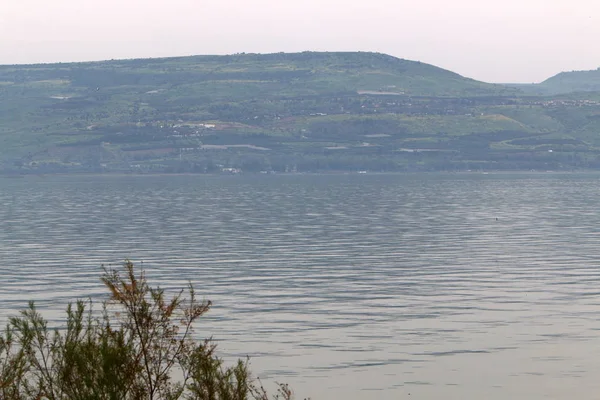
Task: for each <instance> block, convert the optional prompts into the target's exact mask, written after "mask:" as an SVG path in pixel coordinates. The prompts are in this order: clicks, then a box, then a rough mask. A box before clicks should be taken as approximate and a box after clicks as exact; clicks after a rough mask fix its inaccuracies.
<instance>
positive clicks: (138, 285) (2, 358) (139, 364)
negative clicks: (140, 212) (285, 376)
mask: <svg viewBox="0 0 600 400" xmlns="http://www.w3.org/2000/svg"><path fill="white" fill-rule="evenodd" d="M102 282H103V283H104V285H105V286H106V287H107V289H108V291H109V293H110V299H109V300H106V301H104V302H103V303H102V307H101V309H93V308H92V305H93V304H92V301H91V300H90V301H89V302H84V301H82V300H80V301H77V303H76V304H74V305H73V304H71V305H69V307H68V309H67V315H66V321H65V326H63V327H60V329H56V330H51V329H49V327H48V323H47V321H46V320H45V319H44V318H43V317H42V315H41V314H40V313H39V312H38V310H37V309H36V307H35V305H34V304H33V303H30V305H29V308H27V309H26V310H24V311H21V313H20V315H19V316H17V317H13V318H11V319H10V322H9V324H8V326H7V328H6V330H5V331H4V333H3V334H2V335H0V399H3V400H34V399H47V400H92V399H94V400H98V399H100V400H102V399H106V400H129V399H131V400H140V399H146V400H176V399H190V400H192V399H195V400H247V399H255V400H268V399H269V398H272V399H281V400H285V399H287V400H290V399H292V392H291V390H290V388H289V387H288V386H287V385H285V384H280V385H279V388H278V392H277V394H275V395H274V396H273V397H269V396H268V394H267V392H266V390H265V389H264V388H263V387H262V386H261V385H260V382H259V381H255V380H253V379H252V377H251V375H250V370H249V368H248V361H247V360H239V361H238V362H237V363H236V364H235V365H233V366H230V367H227V366H225V364H224V363H223V360H222V359H220V358H219V357H218V356H217V355H216V353H215V345H214V344H213V343H212V342H211V341H210V340H197V338H196V337H195V334H194V327H195V325H196V323H197V322H198V320H199V319H200V318H201V317H202V315H204V314H205V313H206V312H208V311H209V310H210V306H211V303H210V301H200V300H198V299H197V297H196V294H195V292H194V289H193V287H191V285H190V287H189V291H188V297H187V298H184V297H183V291H181V292H179V293H178V294H177V295H175V296H174V297H172V298H170V299H169V298H167V296H166V294H165V292H164V290H162V289H160V288H152V287H150V286H149V284H148V282H147V280H146V276H145V274H144V271H141V270H140V271H138V270H136V269H135V268H134V266H133V264H132V263H131V262H126V263H125V265H124V268H123V270H122V271H119V270H105V273H104V275H103V276H102Z"/></svg>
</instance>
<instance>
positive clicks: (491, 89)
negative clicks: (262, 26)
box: [0, 52, 600, 173]
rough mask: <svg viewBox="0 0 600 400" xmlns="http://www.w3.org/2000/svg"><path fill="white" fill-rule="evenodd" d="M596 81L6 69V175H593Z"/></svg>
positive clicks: (352, 66) (194, 68)
mask: <svg viewBox="0 0 600 400" xmlns="http://www.w3.org/2000/svg"><path fill="white" fill-rule="evenodd" d="M598 75H600V71H591V72H589V73H566V74H559V75H558V76H557V77H554V78H551V79H549V80H547V81H545V82H543V83H541V84H539V85H535V87H533V88H532V87H522V88H521V87H514V86H509V85H506V86H503V85H497V84H488V83H484V82H478V81H475V80H472V79H468V78H465V77H462V76H460V75H458V74H456V73H454V72H450V71H447V70H444V69H441V68H438V67H435V66H432V65H428V64H424V63H420V62H415V61H408V60H402V59H398V58H395V57H391V56H388V55H385V54H379V53H359V52H355V53H352V52H345V53H315V52H304V53H292V54H285V53H277V54H262V55H261V54H235V55H230V56H193V57H175V58H160V59H138V60H116V61H115V60H111V61H104V62H90V63H62V64H38V65H11V66H0V163H1V165H2V169H3V171H5V172H11V173H14V172H18V173H40V172H44V173H46V172H56V171H73V172H125V171H133V172H219V171H237V170H241V171H244V172H258V171H263V172H268V171H275V172H285V171H288V172H289V171H327V170H347V171H356V170H370V171H398V170H439V169H443V170H457V169H531V168H536V169H562V168H596V167H598V166H600V152H599V150H600V147H599V146H600V107H599V105H600V103H599V102H600V95H599V93H598V92H594V90H596V89H595V88H596V87H597V86H595V85H598V82H596V79H597V77H598ZM557 82H558V83H557ZM583 88H587V89H583ZM571 89H572V90H571ZM581 90H587V91H588V92H587V93H578V94H570V92H575V91H581ZM598 90H600V89H598ZM544 93H561V94H560V95H554V96H552V97H549V96H548V95H543V94H544ZM564 93H569V94H564Z"/></svg>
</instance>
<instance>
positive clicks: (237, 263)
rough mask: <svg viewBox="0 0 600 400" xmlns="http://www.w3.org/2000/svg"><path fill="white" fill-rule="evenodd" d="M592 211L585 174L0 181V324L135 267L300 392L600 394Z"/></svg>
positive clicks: (593, 190) (53, 313) (599, 307)
mask: <svg viewBox="0 0 600 400" xmlns="http://www.w3.org/2000/svg"><path fill="white" fill-rule="evenodd" d="M599 200H600V175H594V174H550V173H547V174H541V173H540V174H513V175H510V174H489V175H483V174H462V175H450V174H446V175H444V174H439V175H438V174H422V175H369V174H366V175H305V176H302V175H298V176H294V175H288V176H231V177H230V176H139V177H133V176H124V177H102V176H95V177H94V176H49V177H27V178H23V179H7V178H0V282H1V285H0V319H2V320H6V317H7V316H8V315H13V314H14V313H15V312H16V310H17V309H18V308H21V307H22V306H23V305H25V303H26V301H28V300H36V302H37V303H38V304H39V305H40V307H42V308H43V310H44V313H45V315H46V316H47V317H48V318H50V319H51V320H53V321H56V319H57V318H58V317H59V316H60V315H61V313H59V311H60V310H63V309H64V308H65V306H66V304H67V302H69V301H71V300H73V299H74V298H76V297H88V296H92V297H99V296H102V295H103V293H104V289H103V288H102V286H101V284H100V282H99V276H100V273H101V267H100V266H101V264H103V263H118V262H119V261H121V260H123V259H124V258H125V257H129V258H131V259H132V260H134V261H136V262H143V265H144V267H145V268H146V269H147V270H148V275H149V278H150V280H151V281H153V282H155V283H157V284H160V285H161V286H163V287H166V288H180V287H182V286H184V285H185V284H186V282H187V281H188V280H191V281H192V282H193V284H194V285H195V287H196V288H197V290H198V293H200V294H201V295H202V296H204V297H206V298H208V299H210V300H212V301H213V303H214V308H213V309H212V310H211V311H210V313H209V314H208V315H207V317H206V319H205V320H204V322H203V323H202V324H201V325H200V327H199V329H198V333H199V334H200V335H203V336H211V335H213V336H214V337H215V338H216V339H218V340H219V347H220V349H221V355H223V356H224V357H225V358H226V359H228V360H231V361H233V359H234V357H235V356H245V355H250V356H251V357H252V358H253V362H252V364H253V370H254V371H255V372H256V373H257V375H258V376H260V377H261V378H263V379H264V380H265V381H283V382H289V383H290V384H291V385H292V386H293V387H294V388H295V390H296V392H297V393H298V394H299V395H300V396H307V397H308V396H310V397H312V398H313V399H315V400H319V399H321V400H322V399H344V400H353V399H399V398H413V399H442V398H443V399H484V398H485V399H503V400H505V399H527V400H533V399H571V398H575V399H578V400H582V399H597V398H598V396H599V395H598V393H600V379H599V378H600V376H599V375H600V331H599V329H600V212H598V209H599V204H600V201H599ZM409 396H410V397H409Z"/></svg>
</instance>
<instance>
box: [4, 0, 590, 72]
mask: <svg viewBox="0 0 600 400" xmlns="http://www.w3.org/2000/svg"><path fill="white" fill-rule="evenodd" d="M599 40H600V1H598V0H501V1H499V0H410V1H409V0H301V1H300V0H252V1H244V0H0V64H24V63H39V62H68V61H91V60H106V59H120V58H141V57H143V58H146V57H166V56H183V55H194V54H231V53H242V52H246V53H272V52H281V51H283V52H296V51H306V50H311V51H376V52H381V53H386V54H390V55H393V56H396V57H399V58H405V59H409V60H416V61H421V62H426V63H430V64H434V65H436V66H439V67H442V68H446V69H449V70H452V71H454V72H457V73H459V74H461V75H463V76H467V77H469V78H474V79H478V80H482V81H487V82H500V83H532V82H540V81H543V80H544V79H546V78H548V77H550V76H552V75H554V74H556V73H558V72H561V71H572V70H590V69H596V68H598V67H600V46H599V45H598V41H599Z"/></svg>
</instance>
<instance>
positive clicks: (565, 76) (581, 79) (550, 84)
mask: <svg viewBox="0 0 600 400" xmlns="http://www.w3.org/2000/svg"><path fill="white" fill-rule="evenodd" d="M536 86H538V87H539V88H541V89H543V90H544V91H545V92H546V93H549V94H561V93H571V92H598V91H600V68H598V69H597V70H593V71H572V72H561V73H559V74H557V75H555V76H553V77H551V78H548V79H546V80H545V81H544V82H542V83H540V84H539V85H536Z"/></svg>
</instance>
